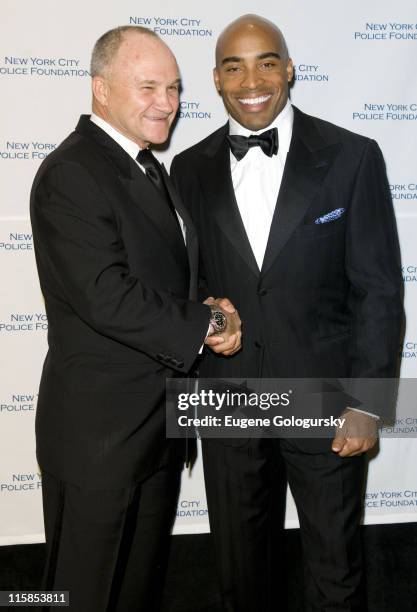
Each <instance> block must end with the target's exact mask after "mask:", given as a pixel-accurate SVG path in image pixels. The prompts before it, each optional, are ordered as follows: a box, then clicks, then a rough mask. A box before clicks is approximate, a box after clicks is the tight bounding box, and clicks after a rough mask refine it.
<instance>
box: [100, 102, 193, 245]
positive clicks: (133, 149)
mask: <svg viewBox="0 0 417 612" xmlns="http://www.w3.org/2000/svg"><path fill="white" fill-rule="evenodd" d="M90 119H91V121H92V122H93V123H95V124H96V125H97V126H98V127H99V128H101V129H102V130H103V131H104V132H106V134H107V135H108V136H110V138H113V140H115V141H116V142H117V144H118V145H120V146H121V147H122V149H124V150H125V151H126V153H127V154H128V155H130V157H131V158H132V159H133V160H134V162H135V163H136V164H137V165H138V167H139V168H140V169H141V170H142V172H143V173H144V174H146V172H145V168H144V167H143V166H141V165H140V164H139V163H138V161H137V160H136V157H137V156H138V153H139V151H140V150H141V149H140V146H139V145H138V144H136V142H133V140H130V139H129V138H127V137H126V136H123V134H121V133H120V132H118V131H117V130H116V129H115V128H114V127H113V126H112V125H110V123H107V121H105V120H104V119H102V118H101V117H99V116H98V115H95V114H94V113H91V117H90ZM175 212H176V213H177V217H178V221H179V224H180V228H181V231H182V236H183V238H184V242H185V225H184V221H183V220H182V219H181V216H180V215H179V214H178V211H177V210H175Z"/></svg>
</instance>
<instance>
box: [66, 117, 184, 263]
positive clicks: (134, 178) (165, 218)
mask: <svg viewBox="0 0 417 612" xmlns="http://www.w3.org/2000/svg"><path fill="white" fill-rule="evenodd" d="M76 131H77V132H80V133H81V134H82V135H83V136H84V137H86V138H87V139H88V140H89V142H90V143H91V144H92V145H93V146H94V148H95V153H96V154H98V155H101V156H104V157H105V158H106V159H107V160H108V161H109V162H110V164H111V166H112V168H113V170H114V171H115V173H116V175H117V177H118V179H119V182H118V184H119V185H120V186H121V187H122V189H117V187H116V190H115V191H116V192H118V193H117V194H116V197H118V199H119V200H123V199H126V194H127V195H128V196H129V199H130V200H131V202H132V206H139V207H140V209H141V211H142V212H143V213H144V214H145V215H146V217H147V218H148V220H149V221H151V223H152V225H153V226H154V227H155V229H156V230H157V231H158V232H159V234H160V235H161V240H163V241H164V242H165V243H166V244H167V245H168V247H169V248H170V250H171V251H172V253H173V255H174V256H175V258H176V259H177V261H178V263H179V265H180V266H183V267H184V266H187V256H186V251H185V245H184V240H183V237H182V235H181V229H180V227H179V225H178V223H176V220H175V218H174V216H173V215H172V213H171V211H170V210H169V207H168V205H167V203H166V202H165V200H164V197H163V195H162V194H160V193H159V191H158V189H157V187H155V186H154V185H153V184H152V183H151V182H150V181H149V179H148V178H147V177H146V175H145V174H144V172H142V170H141V169H140V168H139V166H138V165H137V164H136V163H135V162H134V160H133V159H132V158H131V157H130V155H128V154H127V153H126V151H125V150H124V149H123V148H122V147H121V146H120V145H119V144H118V143H117V142H116V141H115V140H113V138H111V137H110V136H109V135H108V134H106V132H105V131H104V130H102V129H101V128H99V127H98V126H96V125H95V124H94V123H93V122H92V121H91V120H90V118H89V116H88V115H83V116H82V117H81V119H80V121H79V123H78V125H77V128H76Z"/></svg>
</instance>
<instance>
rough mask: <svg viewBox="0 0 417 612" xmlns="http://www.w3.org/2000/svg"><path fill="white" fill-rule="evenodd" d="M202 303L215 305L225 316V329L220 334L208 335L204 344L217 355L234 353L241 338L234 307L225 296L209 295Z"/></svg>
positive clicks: (238, 347) (239, 345)
mask: <svg viewBox="0 0 417 612" xmlns="http://www.w3.org/2000/svg"><path fill="white" fill-rule="evenodd" d="M204 304H208V306H216V307H217V308H218V309H219V310H221V311H222V312H223V314H224V315H225V316H226V318H227V326H226V329H225V331H224V332H223V333H222V334H221V335H218V334H213V335H212V336H208V337H207V338H206V339H205V341H204V344H206V345H207V346H208V347H209V348H210V349H211V350H212V351H213V352H214V353H217V354H219V355H226V356H227V357H228V356H230V355H234V354H235V353H237V351H239V350H240V347H241V339H242V332H241V330H240V328H241V320H240V317H239V314H238V312H237V310H236V308H235V307H234V306H233V304H232V302H231V301H230V300H228V299H227V298H217V299H216V300H215V299H214V298H213V297H209V298H207V299H206V300H205V302H204Z"/></svg>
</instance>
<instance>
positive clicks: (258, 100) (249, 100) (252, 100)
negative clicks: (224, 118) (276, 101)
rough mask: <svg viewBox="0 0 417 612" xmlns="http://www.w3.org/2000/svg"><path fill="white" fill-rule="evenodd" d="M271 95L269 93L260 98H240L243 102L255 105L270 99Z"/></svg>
mask: <svg viewBox="0 0 417 612" xmlns="http://www.w3.org/2000/svg"><path fill="white" fill-rule="evenodd" d="M270 97H271V96H270V95H267V96H260V97H259V98H239V102H240V103H241V104H249V105H255V104H262V103H263V102H266V101H267V100H269V98H270Z"/></svg>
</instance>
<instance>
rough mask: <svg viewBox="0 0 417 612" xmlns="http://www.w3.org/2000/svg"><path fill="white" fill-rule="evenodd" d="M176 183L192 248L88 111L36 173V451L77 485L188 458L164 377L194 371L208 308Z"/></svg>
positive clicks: (124, 477)
mask: <svg viewBox="0 0 417 612" xmlns="http://www.w3.org/2000/svg"><path fill="white" fill-rule="evenodd" d="M168 180H169V179H168ZM168 187H169V190H170V191H171V197H172V200H173V202H174V204H175V206H176V207H177V210H178V211H179V212H180V214H181V216H182V219H183V220H184V222H185V225H186V235H187V247H185V245H184V240H183V237H182V235H181V230H180V227H179V225H178V223H177V222H176V220H175V218H174V216H173V215H172V212H171V211H170V209H169V207H168V205H167V203H166V202H165V201H164V199H163V198H162V196H161V194H160V193H159V191H158V190H157V189H156V188H155V187H154V186H153V185H152V184H151V182H150V181H149V180H148V179H147V177H146V176H145V175H144V173H143V172H142V171H141V170H140V168H138V166H137V165H136V164H135V162H134V161H133V160H132V159H131V158H130V156H129V155H128V154H127V153H126V152H125V151H124V150H123V149H122V148H121V147H120V146H119V145H118V144H117V143H116V142H115V141H114V140H113V139H111V138H110V137H109V136H108V135H107V134H106V133H105V132H104V131H103V130H101V129H100V128H98V127H97V126H96V125H94V124H93V123H92V122H91V121H90V120H89V117H88V116H83V117H81V119H80V121H79V123H78V126H77V128H76V130H75V131H74V132H73V133H72V134H71V135H70V136H69V137H68V138H67V139H66V140H65V141H64V142H63V143H62V144H61V145H60V146H59V147H58V148H57V150H56V151H54V152H53V153H52V154H51V155H49V156H48V158H47V159H46V160H45V161H44V163H43V164H42V165H41V167H40V169H39V171H38V173H37V175H36V178H35V181H34V185H33V188H32V194H31V218H32V226H33V237H34V243H35V251H36V261H37V266H38V271H39V278H40V284H41V288H42V292H43V295H44V298H45V304H46V311H47V315H48V321H49V332H48V342H49V352H48V355H47V357H46V360H45V364H44V368H43V373H42V379H41V384H40V390H39V401H38V409H37V421H36V433H37V454H38V460H39V464H40V466H41V468H42V469H43V470H45V471H47V472H50V473H52V474H54V475H56V476H58V477H60V478H62V479H64V480H67V481H69V482H73V483H76V484H81V485H84V486H88V487H91V488H95V487H96V488H109V487H110V488H114V487H121V486H124V485H125V484H126V483H130V482H132V481H134V480H137V479H140V478H142V477H144V476H146V475H147V474H149V473H151V472H152V471H153V470H155V469H156V468H157V467H158V466H159V465H160V464H161V463H162V462H164V461H168V460H171V459H172V454H174V455H176V456H177V455H178V454H181V452H182V444H181V445H179V444H178V442H177V441H171V442H169V441H167V440H166V438H165V419H164V414H165V379H166V378H167V377H172V376H175V375H185V374H186V372H187V371H188V370H189V369H190V368H191V366H192V364H193V362H194V360H195V358H196V356H197V354H198V351H199V348H200V346H201V344H202V342H203V340H204V337H205V335H206V332H207V327H208V321H209V318H210V311H209V309H208V307H207V306H205V305H203V304H200V303H198V302H196V301H193V300H195V299H196V298H197V255H198V245H197V238H196V234H195V230H194V227H193V224H192V222H191V220H190V217H189V215H188V213H187V211H186V210H185V209H184V207H183V206H182V204H181V202H180V200H179V198H178V197H177V196H176V194H175V191H174V190H173V189H172V187H171V186H170V185H168Z"/></svg>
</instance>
